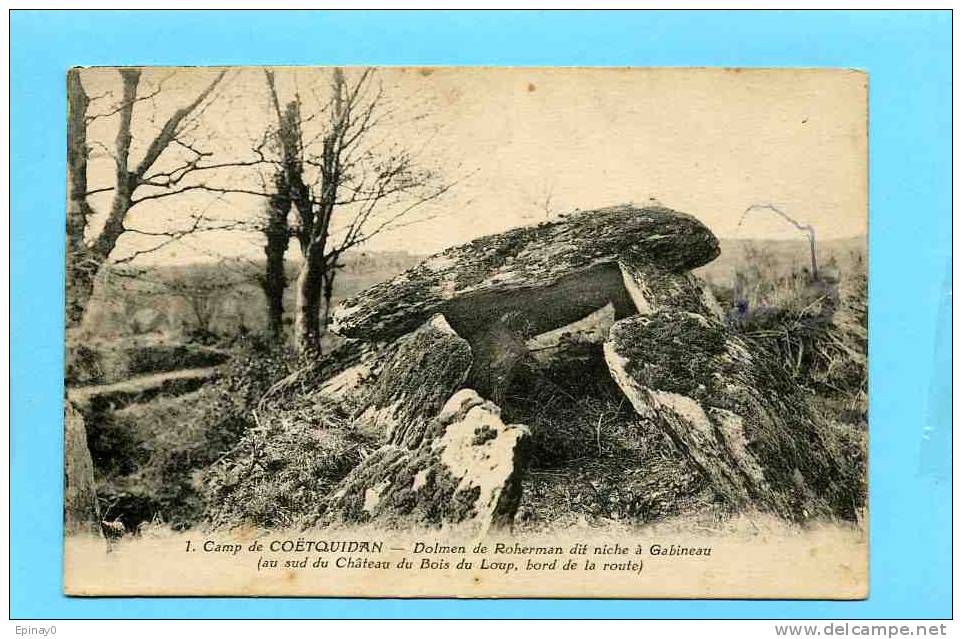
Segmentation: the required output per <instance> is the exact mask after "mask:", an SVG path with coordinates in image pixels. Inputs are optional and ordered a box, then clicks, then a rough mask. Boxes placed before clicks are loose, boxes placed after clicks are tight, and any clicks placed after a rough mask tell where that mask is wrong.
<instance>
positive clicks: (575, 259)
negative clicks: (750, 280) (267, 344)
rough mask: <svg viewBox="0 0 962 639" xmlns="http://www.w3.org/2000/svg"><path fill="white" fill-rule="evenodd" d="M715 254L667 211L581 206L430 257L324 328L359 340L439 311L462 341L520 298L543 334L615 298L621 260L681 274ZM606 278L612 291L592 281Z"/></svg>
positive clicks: (701, 233) (687, 223) (698, 227)
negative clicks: (639, 261) (554, 218)
mask: <svg viewBox="0 0 962 639" xmlns="http://www.w3.org/2000/svg"><path fill="white" fill-rule="evenodd" d="M718 252H719V248H718V240H717V239H716V238H715V236H714V235H712V233H711V231H709V230H708V228H707V227H705V226H704V225H703V224H701V223H700V222H699V221H698V220H696V219H695V218H693V217H691V216H689V215H685V214H683V213H678V212H676V211H672V210H671V209H667V208H663V207H646V208H638V207H634V206H631V205H622V206H616V207H611V208H606V209H598V210H594V211H581V212H578V213H574V214H571V215H568V216H564V217H562V218H561V219H559V220H557V221H553V222H548V223H545V224H541V225H539V226H536V227H525V228H518V229H512V230H510V231H507V232H505V233H500V234H497V235H490V236H486V237H482V238H478V239H476V240H474V241H473V242H470V243H468V244H464V245H462V246H458V247H454V248H451V249H448V250H446V251H444V252H442V253H438V254H437V255H434V256H432V257H430V258H428V259H426V260H425V261H424V262H422V263H421V264H419V265H418V266H416V267H414V268H412V269H409V270H408V271H405V272H404V273H402V274H400V275H399V276H397V277H395V278H394V279H392V280H389V281H387V282H384V283H382V284H377V285H375V286H372V287H371V288H369V289H367V290H365V291H364V292H362V293H360V294H358V295H356V296H354V297H352V298H349V299H347V300H345V301H344V302H342V303H341V304H340V305H339V306H338V307H337V308H336V309H335V310H334V313H333V324H332V330H333V331H334V332H336V333H338V334H340V335H344V336H346V337H355V338H360V339H369V340H370V339H383V338H385V337H390V338H394V337H397V336H399V335H403V334H405V333H407V332H409V331H412V330H414V329H415V328H417V327H418V326H419V325H421V324H422V323H424V321H426V320H427V319H428V318H429V317H430V316H431V315H433V314H435V313H443V314H444V315H445V317H447V319H448V321H449V322H450V323H451V325H452V326H453V327H454V329H455V330H456V331H457V332H458V333H459V334H460V335H462V336H463V337H465V338H467V339H469V340H470V339H471V336H472V334H473V333H474V329H475V328H484V327H485V325H486V324H487V323H488V316H489V315H490V316H491V318H494V319H497V318H499V317H501V316H503V315H504V314H505V313H506V312H508V311H509V310H510V307H512V305H518V304H520V305H522V306H526V307H527V308H528V309H530V310H531V311H540V312H537V313H530V314H531V316H532V320H533V321H534V320H537V321H538V322H539V323H541V326H540V327H539V330H537V331H536V332H543V331H545V330H551V329H554V328H558V327H559V326H563V325H565V324H567V323H569V322H571V321H574V320H576V319H578V318H579V317H584V316H585V315H587V314H589V313H590V312H592V311H595V310H597V309H599V308H601V307H603V306H605V305H606V304H607V303H609V302H612V301H614V300H612V299H611V295H612V294H617V295H618V296H623V287H622V286H621V285H620V282H619V281H618V280H620V277H619V274H618V269H617V262H618V260H619V259H620V258H622V257H628V258H630V259H644V260H646V261H648V262H650V263H652V264H654V265H656V266H657V267H659V268H662V269H665V270H667V271H675V272H681V271H685V270H688V269H691V268H694V267H696V266H700V265H702V264H706V263H707V262H710V261H711V260H713V259H714V258H715V257H716V256H717V255H718ZM606 266H611V267H613V269H606V268H605V267H606ZM607 276H611V278H610V279H611V280H612V282H615V283H616V285H615V286H614V287H608V286H605V285H601V284H600V283H601V282H602V280H604V278H605V277H607ZM609 288H611V289H612V290H610V291H609V290H608V289H609ZM506 309H507V310H506ZM552 320H553V325H552ZM533 334H535V333H532V335H533Z"/></svg>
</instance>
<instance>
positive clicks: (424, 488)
mask: <svg viewBox="0 0 962 639" xmlns="http://www.w3.org/2000/svg"><path fill="white" fill-rule="evenodd" d="M527 437H528V429H527V428H526V427H525V426H521V425H505V424H504V422H502V421H501V417H500V409H499V408H498V407H497V406H496V405H495V404H493V403H491V402H489V401H485V400H484V399H482V398H481V397H480V396H479V395H478V394H477V393H475V392H474V391H473V390H470V389H463V390H461V391H459V392H457V393H455V395H454V396H452V397H451V398H450V400H449V401H448V402H447V403H446V404H445V405H444V407H443V408H442V409H441V412H440V413H439V414H438V416H437V418H436V419H434V420H433V421H432V422H431V424H430V425H429V428H428V430H427V432H426V434H425V437H424V438H423V440H422V442H421V444H420V446H418V447H417V448H415V449H413V450H412V449H410V448H407V447H405V446H398V445H395V444H388V445H386V446H383V447H381V448H380V449H378V450H376V451H374V452H373V453H372V454H371V455H369V456H368V457H367V458H365V459H364V460H363V461H362V462H361V463H360V464H359V465H358V466H357V467H356V468H355V469H354V470H352V471H351V473H350V474H349V475H348V476H347V477H346V478H345V479H344V480H343V481H342V482H341V484H340V485H339V487H338V488H337V489H336V490H335V491H334V492H333V494H332V496H331V497H330V498H328V500H327V503H326V505H325V508H324V512H323V514H322V519H323V520H325V521H341V522H362V523H363V522H377V523H380V524H382V525H389V526H412V525H416V526H423V527H442V526H459V527H471V528H472V529H473V530H474V531H475V532H477V533H483V532H485V531H487V530H488V529H489V528H491V527H500V526H506V525H510V524H511V522H512V521H513V519H514V514H515V511H516V510H517V508H518V503H519V501H520V497H521V473H522V470H523V450H524V441H525V439H526V438H527Z"/></svg>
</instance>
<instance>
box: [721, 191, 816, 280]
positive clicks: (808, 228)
mask: <svg viewBox="0 0 962 639" xmlns="http://www.w3.org/2000/svg"><path fill="white" fill-rule="evenodd" d="M761 210H765V211H771V212H772V213H774V214H775V215H777V216H779V217H780V218H782V219H783V220H785V221H786V222H788V223H789V224H791V225H792V226H794V227H795V228H797V229H798V230H799V231H804V232H805V233H806V234H807V235H808V249H809V254H810V257H811V260H812V279H813V280H817V279H818V260H817V259H816V257H815V227H814V226H812V225H811V224H803V223H801V222H799V221H797V220H795V219H794V218H792V217H791V216H789V215H788V213H786V212H785V211H783V210H781V209H780V208H778V207H777V206H775V205H774V204H752V205H751V206H749V207H748V208H747V209H745V210H744V211H743V212H742V216H741V219H739V220H738V226H739V227H740V226H741V225H742V222H744V221H745V217H746V216H747V215H748V214H749V213H751V212H752V211H761Z"/></svg>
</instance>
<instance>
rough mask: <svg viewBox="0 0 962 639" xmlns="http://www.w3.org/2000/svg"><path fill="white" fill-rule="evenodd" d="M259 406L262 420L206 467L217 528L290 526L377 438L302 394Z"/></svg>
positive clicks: (210, 516)
mask: <svg viewBox="0 0 962 639" xmlns="http://www.w3.org/2000/svg"><path fill="white" fill-rule="evenodd" d="M285 404H286V405H285V406H284V407H279V406H278V405H277V404H273V405H270V406H267V407H265V408H263V410H261V411H258V412H257V413H256V415H257V418H256V419H257V423H256V424H255V425H254V426H253V427H251V428H248V429H247V430H246V432H245V433H244V435H243V437H242V438H241V439H240V441H239V442H238V444H237V445H236V446H234V448H233V449H232V450H231V451H229V452H228V453H227V454H226V455H224V456H223V457H222V458H221V459H219V460H217V461H216V462H215V463H214V464H213V465H212V466H211V467H210V468H209V469H208V470H207V471H206V472H205V473H204V478H203V483H204V499H205V502H206V504H207V508H206V513H205V517H206V519H207V521H208V523H210V525H211V526H213V527H228V528H231V527H236V526H242V525H252V526H255V527H264V528H275V527H290V526H294V525H297V524H299V523H303V522H304V521H305V520H306V518H308V517H310V516H311V515H312V514H314V513H316V512H318V510H319V506H320V502H321V500H323V499H324V498H325V497H326V496H327V495H328V494H329V493H330V491H331V489H332V488H333V487H334V485H335V484H336V483H337V482H338V481H340V480H341V479H343V478H344V477H345V476H346V475H347V474H348V472H350V470H351V469H352V468H353V467H354V466H356V465H357V464H358V463H359V462H360V461H361V458H362V455H364V454H366V453H367V452H368V451H369V450H371V449H373V447H374V443H373V442H372V441H370V440H369V439H368V438H367V437H365V436H364V435H362V434H361V433H360V432H359V431H357V430H356V429H355V428H354V427H353V425H352V424H351V423H350V422H349V421H348V419H347V418H346V416H345V415H344V414H342V413H341V412H340V411H339V409H338V408H337V407H336V406H334V405H333V404H332V403H330V402H328V401H327V400H324V399H322V398H320V397H317V396H316V395H315V396H311V395H303V396H300V397H298V398H296V399H295V400H293V402H292V403H287V402H285Z"/></svg>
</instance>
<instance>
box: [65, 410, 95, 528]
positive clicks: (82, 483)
mask: <svg viewBox="0 0 962 639" xmlns="http://www.w3.org/2000/svg"><path fill="white" fill-rule="evenodd" d="M63 458H64V484H63V522H64V533H65V534H75V533H92V534H97V535H99V534H100V506H99V504H98V503H97V491H96V487H95V484H94V462H93V459H91V457H90V449H89V448H88V447H87V430H86V428H85V426H84V419H83V416H82V415H81V414H80V411H78V410H77V409H76V408H74V406H73V405H72V404H71V403H70V402H69V401H67V402H64V439H63Z"/></svg>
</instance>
